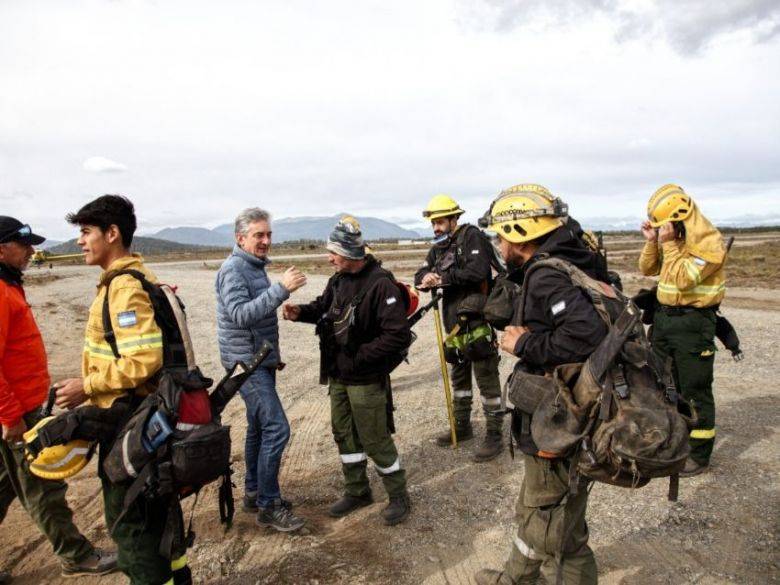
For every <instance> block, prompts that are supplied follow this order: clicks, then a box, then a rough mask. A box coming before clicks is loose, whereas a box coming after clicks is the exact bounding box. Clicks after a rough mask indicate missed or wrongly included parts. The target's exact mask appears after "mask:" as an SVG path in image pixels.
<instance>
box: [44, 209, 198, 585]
mask: <svg viewBox="0 0 780 585" xmlns="http://www.w3.org/2000/svg"><path fill="white" fill-rule="evenodd" d="M68 221H69V222H70V223H72V224H74V225H78V226H79V228H80V237H79V239H78V245H79V246H81V248H82V250H83V251H84V252H85V254H86V263H87V264H89V265H92V266H100V267H101V268H102V269H103V274H102V275H101V277H100V281H99V283H98V287H97V295H96V297H95V300H94V301H93V303H92V306H91V307H90V309H89V319H88V321H87V328H86V334H85V338H84V350H83V353H82V362H81V371H82V376H81V377H79V378H72V379H68V380H63V381H62V382H59V383H58V384H56V385H57V386H58V390H57V401H56V403H57V405H58V406H60V407H61V408H75V407H77V406H79V405H80V404H82V403H84V402H87V401H89V403H90V404H92V405H95V406H99V407H101V408H108V407H110V406H111V404H113V402H114V401H115V400H118V399H122V400H131V399H132V400H135V401H138V399H139V398H141V397H143V396H146V395H147V394H149V393H150V392H153V391H154V390H155V387H154V385H153V383H152V382H151V380H152V379H153V376H154V375H155V374H156V373H157V372H158V371H159V370H160V368H161V367H162V365H163V339H162V332H161V330H160V328H159V327H158V325H157V323H156V322H155V318H154V309H153V306H152V302H151V299H150V298H149V295H148V294H147V293H146V292H145V291H144V290H143V288H142V286H141V283H140V282H139V281H138V280H137V279H135V278H133V277H132V276H128V275H120V276H117V277H115V278H114V279H113V280H112V281H111V283H110V286H109V287H108V290H107V288H106V286H105V283H106V281H107V279H108V277H109V276H110V275H111V274H112V273H114V272H116V271H119V270H137V271H138V272H140V273H142V274H143V275H144V276H145V277H146V279H147V280H149V281H150V282H153V283H154V282H157V277H156V276H155V275H154V274H153V273H152V272H151V271H150V270H149V269H148V268H146V267H145V266H144V263H143V259H142V258H141V257H140V256H139V255H137V254H131V253H130V250H129V248H130V244H131V242H132V238H133V234H134V232H135V228H136V218H135V212H134V209H133V204H132V203H131V202H130V201H129V200H128V199H127V198H125V197H121V196H119V195H104V196H102V197H98V198H97V199H95V200H94V201H92V202H90V203H88V204H86V205H85V206H84V207H82V208H81V209H80V210H79V211H78V212H77V213H74V214H70V215H69V216H68ZM106 295H108V306H109V310H110V318H111V325H112V328H113V330H114V334H115V336H116V345H117V350H118V352H119V354H120V357H119V358H117V357H115V355H114V353H113V351H112V349H111V346H110V345H109V344H108V342H107V341H106V338H105V336H104V335H105V333H104V328H103V301H104V299H105V297H106ZM133 396H134V397H135V398H133ZM135 404H137V402H136V403H135ZM117 430H119V429H117ZM110 446H111V445H110V444H106V445H100V465H99V466H98V473H99V475H100V478H101V482H102V484H103V499H104V505H105V516H106V525H107V527H108V528H109V529H111V527H113V526H114V525H115V523H116V527H115V528H114V531H113V533H112V537H113V538H114V540H115V541H116V543H117V545H118V549H119V558H118V560H119V568H120V569H121V570H122V571H123V572H124V573H125V574H126V575H127V576H128V577H129V578H130V582H131V583H133V584H142V583H143V584H144V585H146V584H149V585H159V584H163V583H171V584H173V583H176V584H177V585H178V584H182V583H190V582H191V577H190V572H189V568H188V567H187V564H186V557H184V556H180V557H179V558H175V559H173V560H172V561H171V560H169V559H166V558H165V557H162V556H161V555H160V553H159V547H160V541H161V538H162V534H163V532H164V529H165V519H166V518H167V509H168V503H167V501H164V499H157V500H153V501H149V500H145V499H144V498H138V500H136V502H135V503H134V504H133V505H132V506H131V507H130V508H128V510H127V512H126V513H125V514H124V515H123V516H122V517H121V518H120V519H119V521H118V522H117V518H119V516H120V514H121V512H122V509H123V503H124V496H125V493H126V491H127V487H128V486H127V485H125V484H113V483H111V482H110V481H108V478H107V477H106V476H105V474H104V473H103V470H102V461H103V458H104V457H105V456H106V455H107V454H108V451H109V449H110Z"/></svg>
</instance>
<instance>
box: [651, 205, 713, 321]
mask: <svg viewBox="0 0 780 585" xmlns="http://www.w3.org/2000/svg"><path fill="white" fill-rule="evenodd" d="M683 223H684V224H685V230H686V235H685V240H672V241H670V242H664V243H663V244H660V245H659V243H657V242H645V247H644V248H643V249H642V253H641V254H640V255H639V270H640V271H641V272H642V274H644V275H645V276H659V275H660V276H659V279H658V296H657V298H658V302H659V303H661V304H662V305H667V306H671V307H696V308H700V309H701V308H705V307H712V306H714V305H718V304H720V302H721V301H722V300H723V297H724V296H725V294H726V275H725V271H724V270H723V266H724V264H725V261H726V250H725V247H724V245H723V237H722V236H721V235H720V232H719V231H718V230H717V229H716V228H715V227H714V226H713V225H712V224H711V223H710V222H709V221H708V220H707V219H706V218H705V217H704V216H703V215H702V213H701V212H700V211H699V210H698V209H697V208H696V207H695V206H694V207H693V209H692V211H691V214H690V216H689V217H688V218H687V219H686V220H685V221H684V222H683Z"/></svg>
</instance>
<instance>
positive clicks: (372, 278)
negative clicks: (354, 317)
mask: <svg viewBox="0 0 780 585" xmlns="http://www.w3.org/2000/svg"><path fill="white" fill-rule="evenodd" d="M383 278H387V279H388V280H390V281H391V282H393V283H395V278H394V277H393V275H392V274H391V273H390V272H388V271H387V270H385V269H384V268H380V269H379V270H376V271H374V273H373V274H370V275H369V277H368V279H367V282H366V286H365V287H363V290H361V291H360V292H359V293H358V294H356V295H355V296H354V297H352V301H350V305H352V307H354V308H357V307H358V305H360V303H362V302H363V299H365V298H366V295H367V294H368V293H369V292H371V290H372V289H373V288H374V286H375V285H376V283H377V282H379V281H380V280H382V279H383Z"/></svg>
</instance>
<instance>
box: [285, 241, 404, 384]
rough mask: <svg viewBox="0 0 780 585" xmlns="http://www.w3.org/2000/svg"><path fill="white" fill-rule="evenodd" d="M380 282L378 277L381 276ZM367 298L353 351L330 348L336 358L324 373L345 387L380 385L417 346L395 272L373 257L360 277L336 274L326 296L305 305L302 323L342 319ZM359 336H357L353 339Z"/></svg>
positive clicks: (325, 366)
mask: <svg viewBox="0 0 780 585" xmlns="http://www.w3.org/2000/svg"><path fill="white" fill-rule="evenodd" d="M380 274H381V275H383V277H381V278H377V276H379V275H380ZM363 291H365V296H364V297H363V300H362V301H361V303H360V305H359V306H358V307H357V310H356V314H355V323H354V325H353V326H352V327H353V329H351V331H350V336H351V339H354V340H355V343H354V344H350V345H352V346H353V348H354V351H352V350H351V349H350V348H345V347H342V346H338V345H335V344H334V345H331V346H330V347H329V352H328V353H329V355H330V356H332V358H331V359H330V360H329V363H324V364H322V367H323V371H325V372H326V373H327V375H328V376H329V377H331V378H334V379H335V380H337V381H339V382H341V383H344V384H371V383H375V382H381V381H382V380H383V379H384V378H385V377H386V376H387V375H388V374H389V373H390V369H391V367H392V365H395V364H397V363H398V357H399V355H400V354H402V353H403V352H404V351H405V350H406V348H408V347H409V344H410V343H411V342H412V334H411V330H410V328H409V323H408V322H407V320H406V308H405V306H404V301H403V298H402V297H401V293H400V291H399V290H398V287H397V286H396V284H395V281H394V279H393V276H392V273H391V272H389V271H388V270H385V269H384V268H382V266H381V264H380V263H379V262H378V261H377V260H376V259H374V257H373V256H370V255H369V256H368V257H367V262H366V265H365V266H364V267H363V269H362V270H361V271H360V272H357V273H355V274H350V273H337V274H334V275H333V276H332V277H331V278H330V280H328V284H327V285H326V286H325V290H324V291H323V293H322V294H321V295H320V296H318V297H317V298H316V299H315V300H314V301H312V302H311V303H308V304H305V305H300V307H301V314H300V317H299V318H298V320H299V321H302V322H304V323H316V322H317V321H319V320H320V318H321V317H322V316H323V315H326V314H327V315H329V316H330V317H335V318H338V317H339V316H340V315H341V314H342V313H343V311H344V309H346V308H347V306H348V305H349V304H350V302H351V301H352V299H354V298H355V297H356V296H357V295H358V294H360V293H361V292H363ZM353 335H354V337H352V336H353Z"/></svg>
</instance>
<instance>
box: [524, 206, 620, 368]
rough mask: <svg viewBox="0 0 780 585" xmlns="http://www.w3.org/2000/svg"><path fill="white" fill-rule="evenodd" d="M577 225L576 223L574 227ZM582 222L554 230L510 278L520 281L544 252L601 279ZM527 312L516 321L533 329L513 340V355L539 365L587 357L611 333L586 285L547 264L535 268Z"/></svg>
mask: <svg viewBox="0 0 780 585" xmlns="http://www.w3.org/2000/svg"><path fill="white" fill-rule="evenodd" d="M575 226H576V227H575ZM577 229H579V224H577V223H576V222H573V220H571V222H570V223H569V224H567V225H565V226H562V227H560V228H558V229H556V230H555V231H554V232H552V233H551V234H550V236H549V237H548V238H547V239H546V241H545V242H544V243H543V244H542V245H541V246H540V248H539V250H537V252H536V254H534V256H533V257H532V258H531V259H530V260H529V261H528V262H526V263H525V264H523V266H521V267H520V268H517V269H515V270H513V271H512V272H511V273H510V274H509V279H510V280H512V281H513V282H516V283H517V284H520V285H522V284H523V281H524V280H525V275H526V273H527V272H528V270H529V268H530V267H531V266H533V264H534V263H535V262H537V261H539V260H540V259H542V258H545V257H550V256H552V257H556V258H561V259H563V260H566V261H568V262H570V263H571V264H574V265H575V266H576V267H577V268H579V269H581V270H582V271H583V272H585V273H586V274H588V275H589V276H592V277H593V278H596V279H599V280H601V279H603V277H604V275H603V274H602V270H601V266H600V262H599V258H598V257H597V255H596V254H595V253H594V252H592V251H591V250H590V249H589V248H588V247H587V246H586V245H585V244H584V243H583V242H582V241H581V240H580V238H579V237H578V236H577ZM525 286H527V288H528V293H527V297H526V303H525V310H524V312H523V315H515V317H514V318H513V325H519V324H522V325H525V326H526V327H527V328H528V329H530V332H529V333H527V334H525V335H523V336H522V337H521V338H520V339H519V340H518V341H517V344H516V345H515V352H514V353H515V355H516V356H517V357H519V358H521V359H522V360H523V361H524V362H525V363H526V364H527V365H528V366H530V367H531V368H534V369H537V370H544V371H547V372H550V371H552V370H553V369H554V368H555V367H556V366H559V365H561V364H567V363H575V362H583V361H585V360H586V359H587V358H588V356H589V355H590V354H591V353H592V352H593V350H595V349H596V347H597V346H598V344H599V343H600V342H601V340H602V339H603V338H604V336H605V335H606V334H607V326H606V324H605V323H604V321H602V319H601V317H599V315H598V313H597V312H596V309H595V308H594V307H593V303H592V302H591V300H590V298H589V297H588V295H587V293H585V292H584V291H583V290H582V289H580V288H579V287H577V286H575V285H574V284H572V282H571V280H570V279H569V278H568V276H566V275H565V274H563V273H561V272H559V271H557V270H555V269H553V268H549V267H542V268H539V269H537V270H534V271H533V272H532V273H531V275H530V280H529V282H528V283H526V284H525Z"/></svg>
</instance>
